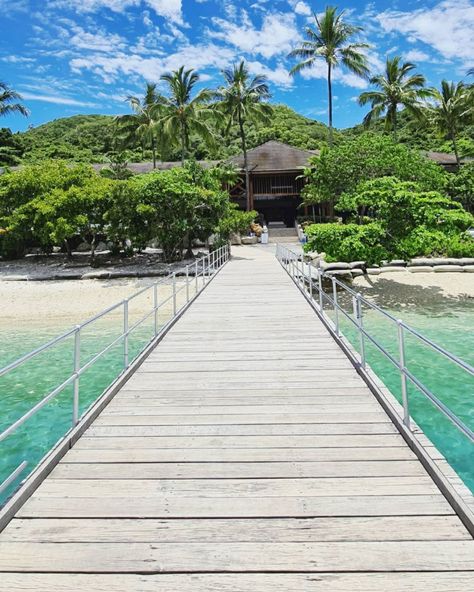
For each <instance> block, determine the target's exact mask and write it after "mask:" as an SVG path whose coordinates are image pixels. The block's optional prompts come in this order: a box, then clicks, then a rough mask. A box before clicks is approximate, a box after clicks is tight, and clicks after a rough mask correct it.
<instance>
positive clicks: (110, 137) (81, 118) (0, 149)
mask: <svg viewBox="0 0 474 592" xmlns="http://www.w3.org/2000/svg"><path fill="white" fill-rule="evenodd" d="M374 129H375V130H377V131H380V132H382V131H383V124H382V123H377V124H376V125H375V126H374ZM116 131H117V130H116V125H115V122H114V118H113V117H111V116H107V115H75V116H73V117H68V118H64V119H56V120H54V121H51V122H49V123H45V124H44V125H41V126H38V127H37V128H32V129H30V130H28V131H27V132H24V133H18V134H11V132H10V130H8V129H5V128H3V129H0V165H14V164H20V163H26V162H36V161H39V160H43V159H45V158H61V159H65V160H71V161H76V162H103V161H104V159H105V158H106V156H107V154H109V153H110V152H111V151H113V150H114V148H119V149H120V146H118V147H117V143H116ZM362 131H363V127H362V126H356V127H354V128H350V129H347V130H342V131H337V132H336V134H335V141H336V142H337V141H339V140H340V139H341V138H343V137H344V136H346V137H347V136H353V135H358V134H360V133H362ZM468 131H469V134H468V136H467V138H468V137H469V136H470V137H471V140H469V139H466V140H465V142H466V145H467V148H468V151H469V149H472V148H474V133H473V132H474V129H471V130H468ZM247 132H248V144H249V147H250V148H252V147H254V146H257V145H259V144H262V143H263V142H266V141H268V140H279V141H281V142H286V143H288V144H290V145H292V146H295V147H297V148H307V149H316V148H321V147H322V146H324V145H325V143H326V140H327V127H326V125H324V124H323V123H321V122H318V121H314V120H312V119H308V118H307V117H304V116H303V115H300V114H298V113H296V112H295V111H293V110H292V109H290V108H289V107H287V106H285V105H276V106H275V107H274V114H273V116H272V119H271V123H270V124H269V125H264V126H259V127H257V128H256V127H255V126H249V127H248V130H247ZM218 140H219V141H218V142H217V146H218V148H217V149H216V150H214V151H212V150H209V149H208V148H206V146H205V145H204V144H203V143H202V141H200V140H199V139H198V138H195V139H194V140H193V141H192V153H193V155H194V156H195V157H196V158H197V159H205V158H211V159H224V158H226V157H228V156H231V155H233V154H237V153H239V152H240V140H239V136H238V132H237V129H232V130H231V131H230V135H229V136H228V137H225V138H224V137H223V136H222V138H219V139H218ZM399 140H400V141H402V142H404V143H407V144H409V145H411V146H412V147H416V148H421V149H426V150H441V151H443V150H445V151H450V147H449V144H447V143H446V142H445V141H444V140H443V139H442V138H440V137H439V136H438V135H437V134H436V132H435V131H434V130H433V129H432V128H430V126H427V125H426V122H425V124H424V125H420V124H416V123H413V122H412V121H410V120H409V118H408V117H406V116H404V115H403V114H402V117H401V125H400V130H399ZM462 141H463V140H461V142H462ZM469 145H470V148H469ZM127 149H128V150H129V153H130V154H129V159H130V161H143V160H150V159H151V153H150V151H149V150H146V149H145V150H142V148H141V146H140V144H139V142H136V143H134V144H132V145H129V146H128V147H127ZM161 157H162V159H163V160H179V152H178V150H177V149H176V150H175V149H170V150H169V151H168V152H167V153H166V154H162V155H161Z"/></svg>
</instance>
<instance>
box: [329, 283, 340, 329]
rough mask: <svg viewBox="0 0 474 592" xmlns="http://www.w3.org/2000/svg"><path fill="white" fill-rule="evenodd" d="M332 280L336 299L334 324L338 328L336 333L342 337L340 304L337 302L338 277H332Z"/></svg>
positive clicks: (333, 293) (334, 298)
mask: <svg viewBox="0 0 474 592" xmlns="http://www.w3.org/2000/svg"><path fill="white" fill-rule="evenodd" d="M331 281H332V297H333V300H334V326H335V328H336V335H337V336H338V337H340V335H341V333H340V331H339V305H338V302H337V284H336V278H335V277H332V278H331Z"/></svg>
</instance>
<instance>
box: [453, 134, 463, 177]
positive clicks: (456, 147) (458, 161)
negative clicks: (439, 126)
mask: <svg viewBox="0 0 474 592" xmlns="http://www.w3.org/2000/svg"><path fill="white" fill-rule="evenodd" d="M451 141H452V143H453V149H454V155H455V156H456V166H457V168H458V169H459V168H460V166H461V159H460V157H459V150H458V142H457V140H456V134H455V133H453V134H452V135H451Z"/></svg>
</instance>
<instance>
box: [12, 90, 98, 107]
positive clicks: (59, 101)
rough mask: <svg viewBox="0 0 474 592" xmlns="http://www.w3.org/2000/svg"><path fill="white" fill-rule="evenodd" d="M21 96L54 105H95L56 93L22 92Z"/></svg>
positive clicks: (94, 105) (28, 99)
mask: <svg viewBox="0 0 474 592" xmlns="http://www.w3.org/2000/svg"><path fill="white" fill-rule="evenodd" d="M21 96H22V97H23V98H24V99H25V100H27V101H40V102H43V103H54V104H56V105H73V106H76V107H96V106H97V105H96V104H95V103H89V102H86V101H78V100H77V99H71V98H69V97H61V96H57V95H37V94H33V93H29V92H22V93H21Z"/></svg>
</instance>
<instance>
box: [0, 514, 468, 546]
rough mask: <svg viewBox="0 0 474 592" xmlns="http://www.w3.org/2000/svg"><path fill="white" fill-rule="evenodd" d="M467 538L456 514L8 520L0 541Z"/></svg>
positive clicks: (271, 540) (193, 541) (278, 540)
mask: <svg viewBox="0 0 474 592" xmlns="http://www.w3.org/2000/svg"><path fill="white" fill-rule="evenodd" d="M432 540H437V541H443V540H458V541H459V540H471V537H470V536H469V533H468V532H467V531H466V529H465V528H464V526H463V525H462V523H461V521H460V520H459V518H458V517H457V516H393V517H392V516H377V517H367V518H360V517H355V518H347V517H344V518H303V519H299V518H286V519H280V518H276V519H271V520H265V519H261V518H254V519H252V520H242V519H234V520H223V519H219V518H216V519H213V520H205V519H204V520H154V519H149V520H129V519H119V520H117V519H106V520H104V519H100V518H99V519H95V520H87V519H74V518H64V519H58V518H50V519H41V518H39V519H36V520H29V519H21V518H16V519H15V520H12V522H11V523H10V524H9V526H8V527H7V528H6V529H5V531H4V532H3V534H2V541H3V542H7V541H9V542H26V543H28V542H30V543H34V542H36V543H38V542H54V543H75V542H77V543H86V542H90V543H94V542H101V543H127V542H134V543H153V542H160V543H165V542H174V543H187V542H189V543H196V542H204V543H218V542H222V543H232V542H240V543H244V542H264V541H267V542H274V543H278V542H279V543H282V542H315V543H317V542H324V541H333V542H335V541H353V542H354V541H432Z"/></svg>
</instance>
